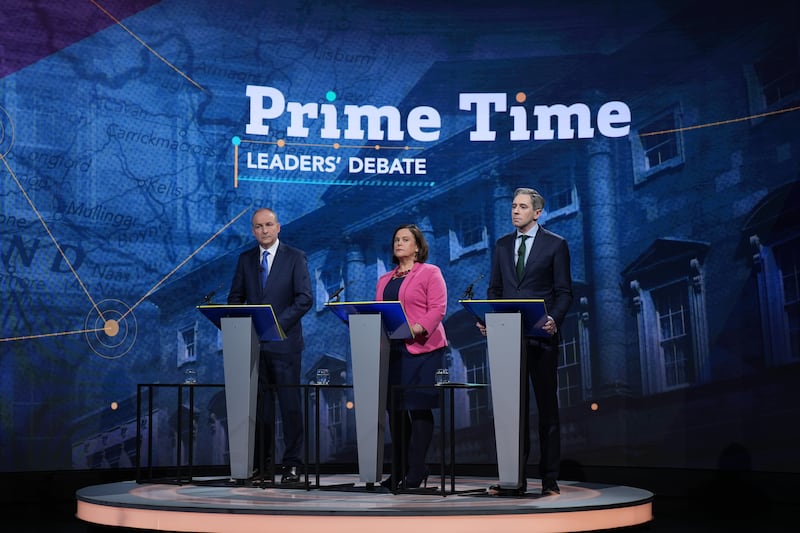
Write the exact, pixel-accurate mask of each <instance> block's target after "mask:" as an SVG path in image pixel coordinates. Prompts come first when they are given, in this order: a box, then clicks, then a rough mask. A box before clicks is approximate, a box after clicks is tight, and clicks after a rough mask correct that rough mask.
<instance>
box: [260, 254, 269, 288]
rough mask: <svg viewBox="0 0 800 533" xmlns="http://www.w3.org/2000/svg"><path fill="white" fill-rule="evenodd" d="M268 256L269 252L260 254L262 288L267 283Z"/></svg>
mask: <svg viewBox="0 0 800 533" xmlns="http://www.w3.org/2000/svg"><path fill="white" fill-rule="evenodd" d="M268 257H269V252H264V253H263V254H261V288H262V289H263V288H264V287H265V286H266V285H267V275H268V274H269V261H268V260H267V258H268Z"/></svg>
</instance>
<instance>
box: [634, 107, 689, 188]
mask: <svg viewBox="0 0 800 533" xmlns="http://www.w3.org/2000/svg"><path fill="white" fill-rule="evenodd" d="M680 117H681V115H680V112H679V111H678V109H674V110H670V111H667V112H665V113H662V114H661V115H658V116H656V117H655V118H653V119H652V120H651V121H650V122H648V123H646V124H645V125H644V126H643V127H642V128H641V129H639V131H638V134H637V135H631V136H630V139H631V143H632V146H631V150H632V152H633V153H632V158H633V167H634V168H633V171H634V177H635V180H636V183H641V182H644V181H646V180H647V179H648V178H649V177H650V176H652V175H653V174H656V173H658V172H660V171H661V170H663V169H667V168H672V167H675V166H677V165H680V164H681V163H683V136H682V135H681V132H680V131H678V130H680V128H681V118H680Z"/></svg>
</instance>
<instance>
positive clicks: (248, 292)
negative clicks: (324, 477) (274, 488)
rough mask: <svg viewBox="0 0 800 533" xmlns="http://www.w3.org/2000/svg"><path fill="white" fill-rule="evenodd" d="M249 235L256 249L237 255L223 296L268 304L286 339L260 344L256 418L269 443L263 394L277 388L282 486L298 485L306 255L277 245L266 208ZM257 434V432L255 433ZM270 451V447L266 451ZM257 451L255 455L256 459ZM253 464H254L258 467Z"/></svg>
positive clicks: (308, 302)
mask: <svg viewBox="0 0 800 533" xmlns="http://www.w3.org/2000/svg"><path fill="white" fill-rule="evenodd" d="M252 231H253V236H254V237H255V238H256V241H258V246H256V247H254V248H252V249H250V250H247V251H246V252H243V253H242V254H241V255H240V256H239V262H238V263H237V265H236V272H235V273H234V276H233V281H232V283H231V290H230V292H229V293H228V303H229V304H253V305H259V304H270V305H271V306H272V308H273V310H274V311H275V315H276V317H277V319H278V324H279V325H280V327H281V329H282V330H283V332H284V333H285V334H286V339H285V340H282V341H262V342H261V354H260V357H259V368H258V407H257V409H256V411H257V415H256V419H257V421H258V423H259V425H260V426H261V428H259V429H264V430H265V431H264V433H265V435H266V437H267V438H266V439H265V441H264V442H260V443H259V446H260V447H264V446H267V445H268V443H270V444H271V443H272V439H273V438H274V437H273V434H272V432H273V430H274V428H272V427H271V422H272V420H273V415H272V410H273V405H274V402H273V398H272V395H271V394H269V393H268V391H269V387H270V385H276V386H277V389H276V393H277V398H278V406H279V407H280V412H281V420H282V421H283V444H284V452H283V460H282V475H281V482H282V483H296V482H298V481H300V474H299V471H298V467H300V466H302V465H303V459H302V450H303V441H304V435H303V416H302V409H301V394H300V389H299V388H298V387H282V386H283V385H291V386H297V385H299V384H300V366H301V361H302V353H303V347H304V343H303V327H302V323H301V320H300V319H301V318H302V317H303V315H305V314H306V312H307V311H308V310H309V309H311V306H312V304H313V296H312V292H311V277H310V276H309V273H308V263H307V261H306V255H305V253H304V252H302V251H301V250H298V249H297V248H292V247H291V246H289V245H287V244H285V243H283V242H280V241H279V240H278V234H279V233H280V232H281V225H280V223H279V222H278V216H277V215H276V214H275V212H274V211H273V210H271V209H258V210H257V211H256V212H255V213H254V214H253V219H252ZM256 433H257V435H258V434H260V433H261V431H257V432H256ZM267 449H269V448H267ZM258 455H259V453H258V450H257V451H256V456H257V457H258ZM258 462H259V461H258V460H257V461H256V464H258Z"/></svg>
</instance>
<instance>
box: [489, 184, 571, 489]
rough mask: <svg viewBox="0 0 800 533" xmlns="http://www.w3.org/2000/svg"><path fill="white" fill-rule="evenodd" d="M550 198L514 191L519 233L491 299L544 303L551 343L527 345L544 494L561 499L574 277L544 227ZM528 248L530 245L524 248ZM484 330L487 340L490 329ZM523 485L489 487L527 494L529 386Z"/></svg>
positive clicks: (499, 249) (492, 283)
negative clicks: (562, 382) (562, 393)
mask: <svg viewBox="0 0 800 533" xmlns="http://www.w3.org/2000/svg"><path fill="white" fill-rule="evenodd" d="M543 209H544V198H543V197H542V196H541V195H540V194H539V193H538V192H537V191H535V190H534V189H528V188H520V189H517V190H516V191H514V200H513V201H512V203H511V222H512V223H513V225H514V227H515V228H516V230H515V231H514V232H513V233H510V234H508V235H505V236H504V237H501V238H500V239H498V240H497V243H496V247H495V251H494V256H493V257H492V271H491V277H490V279H489V288H488V290H487V295H488V298H489V299H528V298H531V299H533V298H536V299H544V301H545V305H546V307H547V312H548V316H547V321H546V322H545V324H544V326H543V329H544V330H545V332H546V333H547V334H548V335H549V338H541V337H528V338H527V339H526V342H525V343H524V347H525V351H526V353H525V354H523V357H525V364H526V367H527V372H528V378H529V380H530V382H531V384H532V385H533V392H534V395H535V398H536V406H537V408H538V411H539V446H540V450H539V451H540V460H539V473H540V476H541V478H542V494H543V495H545V496H548V495H554V494H559V493H560V489H559V488H558V483H557V481H556V480H557V478H558V474H559V469H560V463H561V435H560V423H559V414H558V351H559V340H560V335H559V333H558V329H559V326H560V325H561V323H562V322H563V321H564V317H565V316H566V314H567V311H568V310H569V307H570V305H571V303H572V277H571V273H570V257H569V247H568V246H567V241H566V240H564V238H563V237H561V236H559V235H556V234H555V233H553V232H550V231H548V230H546V229H544V228H543V227H541V226H540V225H539V224H538V220H539V217H540V216H541V214H542V210H543ZM523 243H524V244H523ZM478 327H479V328H480V329H481V332H482V333H483V334H484V335H485V334H486V328H485V327H484V326H483V325H482V324H479V325H478ZM523 394H524V398H523V410H522V416H523V421H522V432H523V456H522V458H521V461H522V465H523V477H522V486H521V487H519V488H516V489H506V488H501V487H500V486H499V485H492V486H491V487H489V493H490V494H497V495H520V494H524V493H525V491H526V490H527V480H526V475H525V472H526V467H525V465H527V462H528V456H529V455H530V447H531V442H530V430H529V428H528V425H529V417H530V413H529V405H530V402H529V394H530V393H529V387H523Z"/></svg>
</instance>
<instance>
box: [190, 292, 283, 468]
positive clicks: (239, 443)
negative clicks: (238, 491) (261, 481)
mask: <svg viewBox="0 0 800 533" xmlns="http://www.w3.org/2000/svg"><path fill="white" fill-rule="evenodd" d="M197 309H198V310H200V312H201V313H202V314H203V315H204V316H205V317H206V318H208V319H209V320H210V321H211V322H213V323H214V325H216V326H217V327H218V328H219V329H220V330H222V357H223V371H224V373H225V404H226V407H227V411H228V450H229V452H230V463H231V478H233V479H236V480H246V479H250V478H251V477H252V473H253V448H254V446H255V432H256V399H257V395H258V359H259V357H258V354H259V351H260V341H272V340H283V339H285V338H286V334H284V332H283V330H282V329H281V327H280V324H278V320H277V319H276V317H275V312H274V311H273V309H272V306H270V305H200V306H198V307H197Z"/></svg>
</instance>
